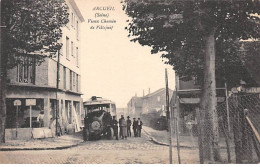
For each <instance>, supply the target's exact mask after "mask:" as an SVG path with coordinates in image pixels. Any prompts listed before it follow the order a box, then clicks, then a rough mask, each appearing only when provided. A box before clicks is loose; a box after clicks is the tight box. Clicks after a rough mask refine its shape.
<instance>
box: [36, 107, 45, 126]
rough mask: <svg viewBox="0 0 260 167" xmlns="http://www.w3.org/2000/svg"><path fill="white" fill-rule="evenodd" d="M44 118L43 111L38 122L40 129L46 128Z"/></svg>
mask: <svg viewBox="0 0 260 167" xmlns="http://www.w3.org/2000/svg"><path fill="white" fill-rule="evenodd" d="M43 118H44V111H41V112H40V114H39V115H38V117H37V122H38V125H39V127H43V126H44V122H43Z"/></svg>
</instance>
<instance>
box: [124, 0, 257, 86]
mask: <svg viewBox="0 0 260 167" xmlns="http://www.w3.org/2000/svg"><path fill="white" fill-rule="evenodd" d="M125 2H126V3H125V6H124V7H125V11H126V13H127V14H128V16H130V17H131V20H130V21H129V25H128V27H126V29H127V30H128V31H129V37H130V36H132V37H133V39H132V41H134V42H136V41H138V42H139V43H140V44H141V45H148V46H150V47H151V48H152V50H151V53H158V52H162V58H166V59H167V61H166V62H165V63H167V64H170V65H173V68H174V70H175V71H176V72H177V73H178V75H179V76H180V77H182V76H186V77H187V78H190V77H192V76H199V77H202V74H203V64H204V52H205V49H204V48H205V42H204V41H205V40H204V37H205V36H207V34H208V33H209V32H210V31H211V29H212V28H214V29H215V40H216V46H215V47H216V51H217V52H216V74H217V77H220V78H221V79H223V77H222V76H226V78H227V79H228V82H229V83H228V85H232V86H233V85H234V84H236V83H238V81H239V80H240V79H245V78H246V77H245V76H248V75H247V74H248V72H247V70H246V68H245V67H244V66H243V65H244V63H243V62H244V61H246V57H243V60H242V59H241V57H240V56H239V55H240V53H239V52H240V47H241V44H240V42H239V41H240V40H242V39H249V38H250V39H257V38H259V37H260V19H259V17H258V15H257V14H260V2H259V1H258V0H257V1H252V0H245V1H220V0H215V1H214V0H194V1H176V0H146V1H135V0H126V1H125ZM250 52H251V51H250V50H249V53H250ZM234 73H236V75H234ZM223 74H225V75H223Z"/></svg>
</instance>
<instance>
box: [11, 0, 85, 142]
mask: <svg viewBox="0 0 260 167" xmlns="http://www.w3.org/2000/svg"><path fill="white" fill-rule="evenodd" d="M66 2H67V5H68V7H69V11H68V12H69V23H68V24H67V25H66V26H65V27H63V28H62V32H63V35H62V38H61V39H60V42H62V43H63V47H62V49H61V50H60V63H59V64H58V58H57V56H56V58H45V61H43V62H42V63H41V64H40V65H36V64H35V61H34V59H33V58H32V57H29V56H26V57H24V59H23V60H24V61H23V64H19V65H17V67H15V68H13V69H11V70H9V71H8V77H7V78H8V80H7V82H8V83H7V99H6V105H7V115H6V139H7V140H8V139H16V138H18V139H19V138H20V139H27V138H43V137H51V136H54V135H55V130H53V128H55V127H56V125H54V124H53V121H54V120H56V119H57V120H58V122H59V124H60V127H61V130H62V132H63V133H65V132H66V133H71V132H74V131H75V130H79V129H80V126H81V120H82V119H83V118H84V111H83V109H82V106H83V105H82V98H81V95H82V93H81V70H80V63H79V62H80V57H81V56H82V55H81V54H80V49H81V45H80V44H81V41H80V25H81V23H82V22H84V18H83V16H82V14H81V12H80V11H79V9H78V7H77V5H76V3H75V2H74V0H67V1H66ZM58 67H59V79H58V80H59V82H58V89H57V69H58ZM28 99H35V102H36V104H34V105H33V106H32V110H31V114H30V109H29V106H28V105H27V104H26V100H28ZM15 100H20V101H21V106H19V107H18V114H17V115H16V107H15V106H14V101H15ZM56 102H58V103H57V105H56ZM56 106H57V107H58V109H57V110H56ZM30 115H31V116H30ZM39 115H41V116H42V117H43V122H41V123H40V124H39V118H37V117H38V116H39ZM30 118H31V121H30ZM16 120H17V124H16ZM30 122H31V125H30ZM16 125H17V126H18V136H17V137H16V135H15V132H16V129H15V128H16ZM30 126H31V127H32V129H31V128H30ZM50 127H51V129H50ZM53 131H54V133H53Z"/></svg>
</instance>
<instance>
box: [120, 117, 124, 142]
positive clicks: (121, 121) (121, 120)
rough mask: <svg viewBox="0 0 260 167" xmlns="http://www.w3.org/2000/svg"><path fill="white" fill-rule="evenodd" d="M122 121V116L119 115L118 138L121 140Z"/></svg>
mask: <svg viewBox="0 0 260 167" xmlns="http://www.w3.org/2000/svg"><path fill="white" fill-rule="evenodd" d="M123 119H124V115H121V118H120V119H119V136H120V138H123V135H122V132H123V129H122V128H123V127H122V121H123Z"/></svg>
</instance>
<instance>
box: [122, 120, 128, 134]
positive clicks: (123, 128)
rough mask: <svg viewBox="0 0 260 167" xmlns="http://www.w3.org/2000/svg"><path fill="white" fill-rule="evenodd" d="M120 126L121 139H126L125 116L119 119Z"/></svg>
mask: <svg viewBox="0 0 260 167" xmlns="http://www.w3.org/2000/svg"><path fill="white" fill-rule="evenodd" d="M121 127H122V139H127V122H126V120H125V118H123V119H122V121H121Z"/></svg>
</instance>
